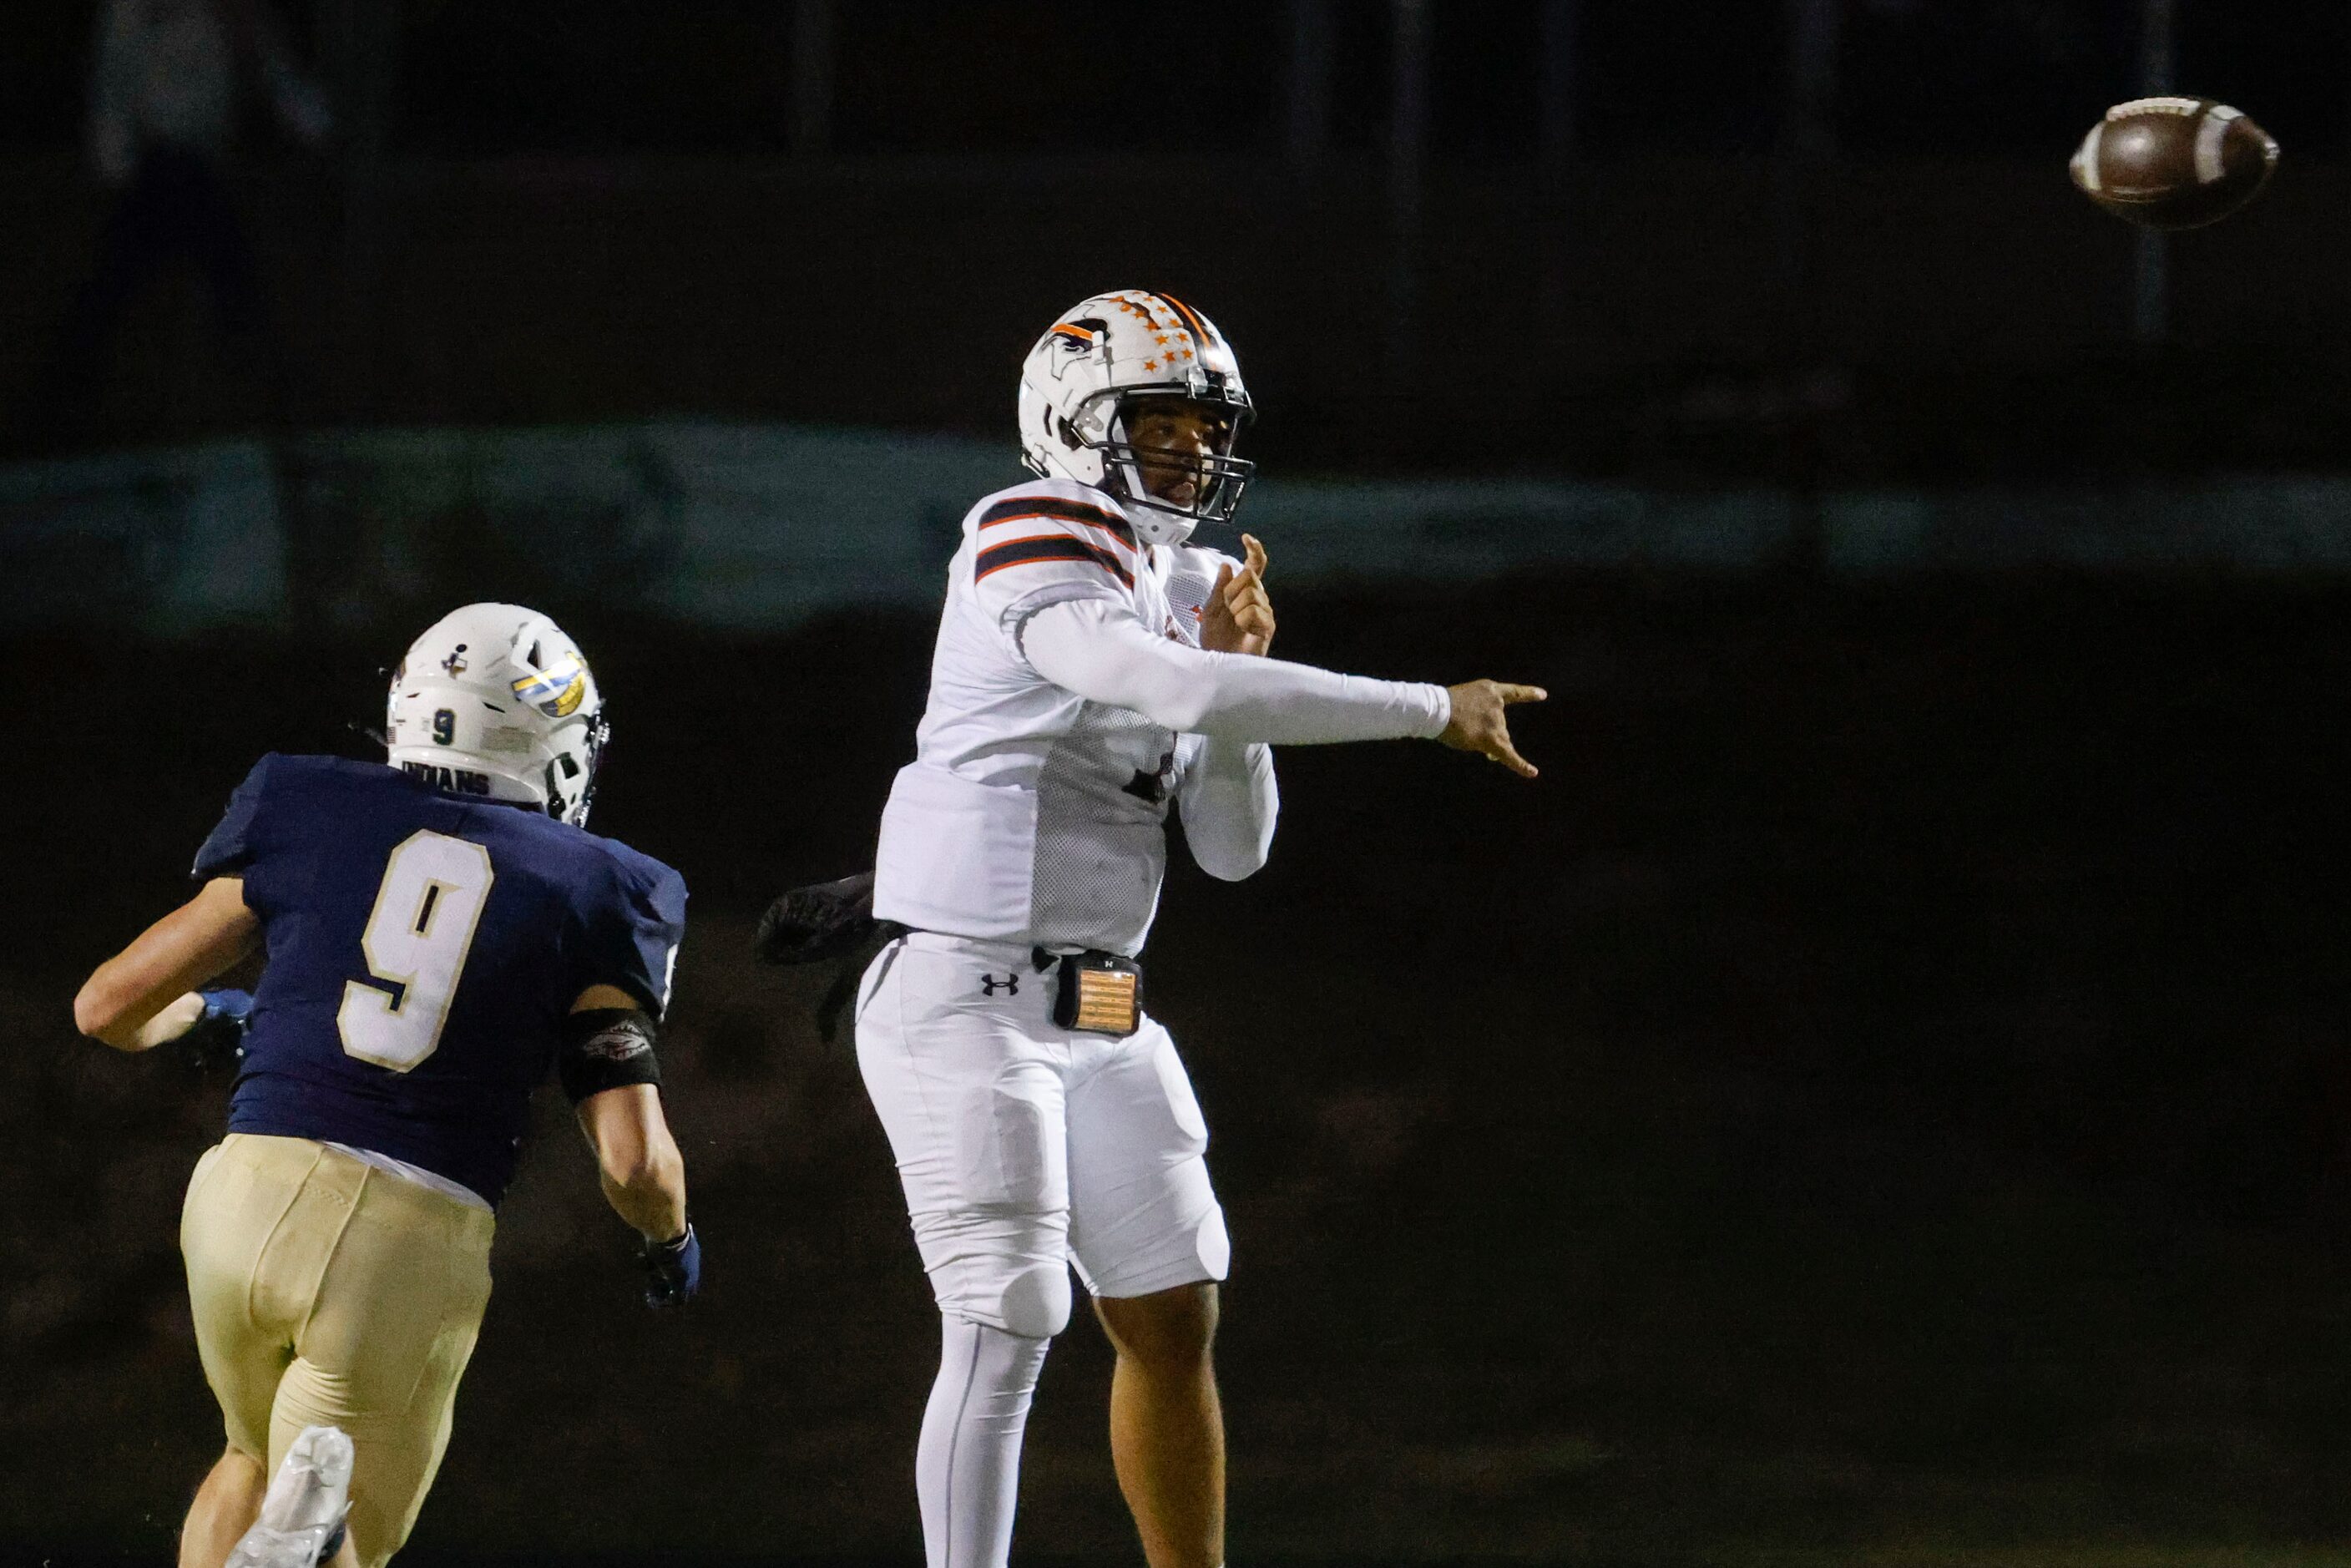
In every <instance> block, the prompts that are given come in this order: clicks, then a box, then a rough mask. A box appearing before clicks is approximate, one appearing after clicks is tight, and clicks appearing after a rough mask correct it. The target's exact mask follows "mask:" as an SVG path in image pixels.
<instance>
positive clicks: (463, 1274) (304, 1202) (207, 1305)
mask: <svg viewBox="0 0 2351 1568" xmlns="http://www.w3.org/2000/svg"><path fill="white" fill-rule="evenodd" d="M495 1226H496V1222H495V1220H493V1218H491V1216H490V1215H488V1214H487V1213H486V1212H485V1211H483V1210H481V1209H478V1208H475V1207H471V1206H469V1205H466V1204H463V1203H459V1202H457V1201H456V1200H455V1199H454V1198H451V1197H444V1196H443V1195H442V1194H440V1193H437V1192H434V1191H433V1190H432V1189H430V1188H429V1187H425V1186H420V1185H418V1184H417V1183H415V1182H413V1181H407V1180H403V1179H402V1178H401V1177H400V1176H393V1175H392V1174H391V1173H390V1172H387V1171H381V1170H378V1169H376V1168H375V1167H373V1166H369V1165H367V1164H366V1163H364V1162H363V1161H360V1160H355V1159H353V1158H351V1157H350V1155H345V1154H341V1153H340V1152H338V1151H336V1150H334V1149H330V1148H328V1147H327V1146H326V1145H323V1144H318V1143H313V1142H311V1141H310V1140H309V1139H308V1138H269V1137H259V1136H256V1135H253V1134H244V1133H231V1134H229V1135H228V1136H227V1138H225V1140H223V1141H222V1142H221V1144H220V1145H218V1146H217V1147H214V1148H213V1149H210V1150H208V1151H206V1152H205V1154H204V1157H203V1158H202V1159H200V1160H198V1161H197V1162H196V1170H195V1175H194V1176H192V1177H191V1178H189V1182H188V1197H187V1203H186V1206H185V1207H183V1210H182V1211H181V1217H180V1251H181V1254H182V1255H183V1257H184V1258H185V1259H186V1260H187V1265H188V1300H189V1302H190V1304H191V1305H192V1306H193V1308H194V1309H195V1320H196V1345H197V1348H198V1350H199V1351H200V1352H201V1353H202V1354H203V1356H204V1376H205V1377H206V1378H207V1379H208V1380H209V1381H210V1382H211V1384H212V1386H213V1393H214V1396H217V1397H218V1398H219V1400H220V1406H221V1415H222V1417H223V1419H224V1422H225V1425H226V1427H227V1428H228V1441H229V1446H230V1447H231V1448H235V1449H237V1450H238V1451H239V1452H241V1453H246V1454H250V1455H251V1456H253V1457H254V1458H256V1459H258V1460H260V1461H262V1462H263V1464H264V1465H266V1468H267V1470H268V1473H269V1474H271V1475H273V1476H274V1475H276V1474H277V1466H278V1464H279V1462H280V1461H281V1460H283V1459H284V1458H285V1457H286V1450H287V1448H290V1447H292V1445H293V1442H294V1439H295V1437H298V1435H299V1434H300V1433H301V1430H302V1428H303V1427H310V1426H322V1425H331V1426H336V1427H341V1428H342V1429H343V1430H344V1431H345V1432H346V1433H348V1434H349V1435H350V1439H351V1446H352V1448H353V1450H354V1459H353V1464H352V1469H351V1512H350V1532H351V1543H352V1545H353V1546H354V1547H355V1548H356V1549H357V1551H358V1552H359V1558H360V1563H363V1564H364V1565H365V1568H381V1564H382V1563H384V1562H385V1561H386V1560H387V1559H389V1558H390V1557H391V1556H392V1553H393V1552H397V1551H398V1550H400V1546H401V1543H402V1542H404V1541H406V1540H407V1539H408V1531H409V1529H410V1527H411V1526H413V1524H414V1523H415V1522H416V1514H417V1511H418V1510H419V1509H420V1508H422V1507H423V1502H424V1494H425V1492H426V1491H428V1490H431V1488H432V1485H433V1476H434V1472H435V1471H436V1470H438V1469H440V1468H441V1455H442V1452H443V1450H444V1449H445V1448H447V1447H448V1445H449V1420H450V1415H451V1411H452V1409H453V1407H454V1406H455V1403H456V1397H457V1380H458V1378H459V1377H461V1376H463V1375H464V1374H465V1363H466V1361H467V1359H468V1358H469V1357H471V1356H472V1355H473V1354H474V1338H475V1334H476V1333H479V1332H480V1330H481V1326H482V1312H483V1310H484V1309H485V1308H486V1307H487V1306H488V1305H489V1300H490V1234H491V1231H492V1230H493V1229H494V1228H495Z"/></svg>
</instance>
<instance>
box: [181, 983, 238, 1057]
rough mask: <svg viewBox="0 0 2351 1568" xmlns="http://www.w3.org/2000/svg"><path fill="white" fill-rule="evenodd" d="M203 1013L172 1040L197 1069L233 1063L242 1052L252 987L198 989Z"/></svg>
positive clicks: (182, 1054)
mask: <svg viewBox="0 0 2351 1568" xmlns="http://www.w3.org/2000/svg"><path fill="white" fill-rule="evenodd" d="M196 995H197V996H198V997H200V998H203V999H204V1016H203V1017H202V1018H200V1019H197V1020H196V1021H195V1022H194V1023H193V1024H190V1025H189V1026H188V1032H187V1033H185V1034H183V1035H182V1036H181V1037H180V1038H179V1039H178V1040H173V1041H172V1045H173V1046H174V1047H175V1048H177V1050H178V1051H179V1052H180V1054H181V1056H182V1058H183V1059H184V1060H185V1061H187V1063H188V1065H189V1066H191V1067H193V1068H194V1069H195V1070H196V1071H199V1072H204V1071H211V1070H212V1069H214V1068H216V1067H231V1068H233V1067H235V1065H236V1064H237V1062H238V1061H241V1060H243V1058H244V1056H245V1031H246V1029H247V1028H249V1027H250V1026H251V1024H252V1022H253V993H252V992H251V991H236V990H225V989H224V990H217V991H198V992H197V993H196Z"/></svg>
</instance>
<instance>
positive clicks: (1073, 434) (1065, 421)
mask: <svg viewBox="0 0 2351 1568" xmlns="http://www.w3.org/2000/svg"><path fill="white" fill-rule="evenodd" d="M1061 444H1062V445H1064V446H1066V447H1068V448H1069V449H1070V450H1071V451H1072V452H1075V451H1076V450H1078V448H1080V447H1081V446H1083V445H1084V444H1086V438H1085V437H1084V436H1082V435H1080V434H1078V427H1077V426H1076V425H1074V424H1071V423H1070V419H1069V415H1067V414H1063V415H1061Z"/></svg>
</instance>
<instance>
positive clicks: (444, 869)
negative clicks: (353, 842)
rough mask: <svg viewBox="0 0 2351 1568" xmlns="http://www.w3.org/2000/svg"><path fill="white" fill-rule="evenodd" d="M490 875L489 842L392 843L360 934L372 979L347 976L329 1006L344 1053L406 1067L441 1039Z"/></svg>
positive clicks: (424, 835)
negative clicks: (337, 1003) (336, 1005)
mask: <svg viewBox="0 0 2351 1568" xmlns="http://www.w3.org/2000/svg"><path fill="white" fill-rule="evenodd" d="M492 880H493V876H492V873H491V871H490V852H489V851H487V850H486V849H484V848H483V847H482V846H481V845H479V844H477V843H474V842H472V841H468V840H465V839H454V838H451V837H450V836H449V835H448V834H446V833H435V832H432V831H418V832H415V833H412V834H411V835H409V837H408V838H406V839H405V840H403V841H402V842H401V844H400V845H399V847H398V848H396V849H394V850H393V851H392V856H391V858H390V859H389V860H387V861H385V862H384V866H383V881H382V883H381V884H380V885H378V887H377V888H376V894H375V909H374V911H373V912H372V913H371V914H370V915H368V923H367V929H366V930H365V931H364V932H362V933H361V934H360V951H361V952H363V953H364V954H365V955H366V956H367V967H368V973H369V974H370V975H371V976H373V977H374V978H375V983H374V984H369V983H367V982H364V981H360V980H351V981H349V982H347V983H346V984H345V985H344V987H343V1005H342V1007H341V1008H340V1009H339V1010H338V1011H337V1012H336V1014H335V1028H336V1029H337V1030H339V1031H340V1033H341V1035H342V1037H343V1052H344V1054H345V1055H348V1056H355V1057H357V1058H359V1059H360V1061H371V1062H373V1063H375V1064H376V1065H377V1066H378V1067H388V1068H390V1069H392V1071H394V1072H406V1071H410V1070H411V1069H413V1068H414V1067H415V1066H416V1065H417V1064H418V1063H419V1062H421V1061H423V1060H424V1059H425V1058H426V1057H428V1056H430V1055H432V1054H433V1053H434V1051H436V1050H438V1049H439V1047H440V1044H441V1030H442V1027H443V1026H444V1025H445V1024H446V1023H447V1022H448V1021H449V1004H450V1003H451V1002H452V1001H454V1000H455V998H456V995H457V980H458V977H460V976H461V975H463V974H464V973H465V956H466V954H468V953H470V952H471V951H472V950H473V946H474V927H475V925H477V924H479V922H480V920H481V918H482V905H483V904H486V903H487V902H488V901H489V896H490V883H491V882H492ZM395 988H396V989H395Z"/></svg>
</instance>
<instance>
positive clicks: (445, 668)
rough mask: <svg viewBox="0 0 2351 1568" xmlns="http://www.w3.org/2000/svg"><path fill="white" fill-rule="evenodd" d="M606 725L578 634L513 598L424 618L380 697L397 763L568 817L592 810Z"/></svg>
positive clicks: (464, 788) (453, 787) (455, 788)
mask: <svg viewBox="0 0 2351 1568" xmlns="http://www.w3.org/2000/svg"><path fill="white" fill-rule="evenodd" d="M607 733H608V731H607V727H606V725H605V722H604V695H603V694H602V693H601V691H599V690H597V687H596V677H595V676H594V675H592V674H590V673H589V670H588V660H587V657H586V656H585V655H584V654H582V653H580V645H579V644H578V643H574V642H573V641H572V640H571V639H570V638H569V636H567V635H565V633H564V631H563V628H562V627H560V626H558V625H557V624H556V623H555V622H553V621H551V620H549V619H548V617H546V616H545V615H542V614H540V613H539V612H538V611H536V610H529V609H526V608H524V607H523V606H522V605H519V604H468V605H465V606H464V607H463V608H461V609H457V610H453V611H451V612H449V613H448V614H446V615H444V616H443V617H442V618H441V619H440V620H438V621H436V622H434V623H433V624H432V625H431V626H429V627H427V628H425V631H424V633H423V635H422V636H420V637H418V638H417V639H416V641H415V642H413V643H410V644H409V645H408V653H407V655H406V656H405V657H404V658H402V660H401V661H400V667H399V668H398V669H396V670H394V671H393V672H392V693H391V695H390V696H389V697H388V698H387V699H386V702H385V712H384V745H385V747H386V750H387V751H388V752H389V754H390V760H391V762H392V766H393V767H394V768H401V769H402V770H403V771H405V772H409V773H413V774H415V775H417V776H419V777H420V778H423V779H427V780H429V781H431V782H432V783H433V784H434V785H436V786H437V787H439V788H441V789H447V790H450V791H451V792H453V793H455V794H460V795H480V796H483V797H486V798H487V799H489V800H509V801H513V802H515V803H516V804H518V805H527V806H536V807H538V809H539V810H543V811H545V812H546V813H547V814H548V815H549V816H550V817H556V818H559V819H561V820H562V821H567V822H569V823H571V824H572V825H573V826H575V827H577V826H581V825H584V824H585V823H586V822H587V821H588V804H589V801H590V800H591V799H593V797H594V795H595V792H596V764H597V762H598V761H599V760H601V758H602V756H603V751H604V739H605V737H606V735H607Z"/></svg>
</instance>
